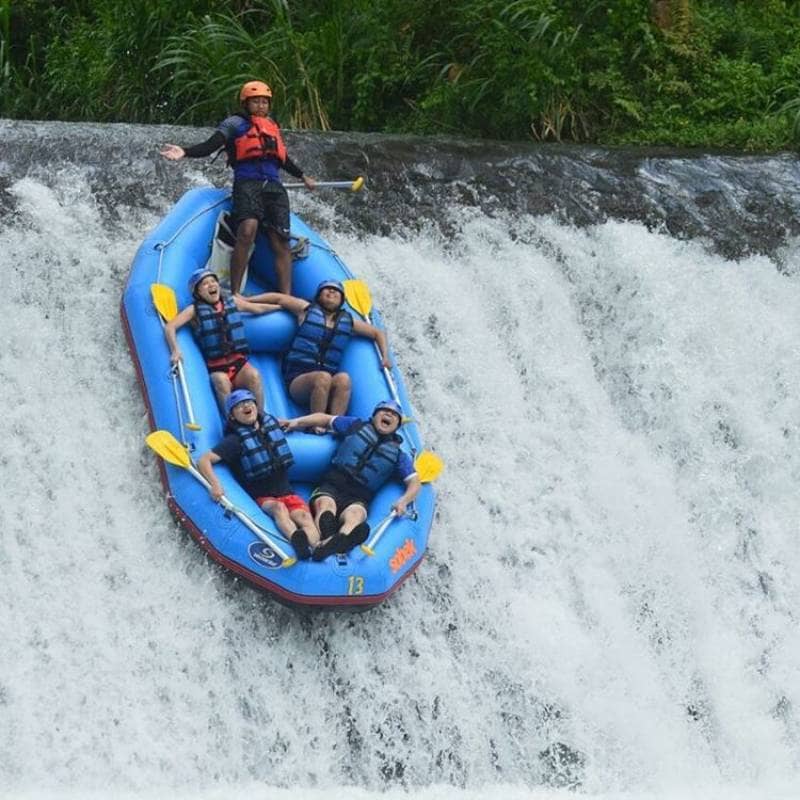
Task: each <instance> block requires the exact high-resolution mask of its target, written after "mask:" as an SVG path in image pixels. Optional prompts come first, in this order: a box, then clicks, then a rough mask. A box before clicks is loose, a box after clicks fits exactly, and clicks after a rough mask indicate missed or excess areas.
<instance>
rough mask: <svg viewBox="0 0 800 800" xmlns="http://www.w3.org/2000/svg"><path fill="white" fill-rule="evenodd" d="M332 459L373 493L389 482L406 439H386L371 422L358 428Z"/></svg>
mask: <svg viewBox="0 0 800 800" xmlns="http://www.w3.org/2000/svg"><path fill="white" fill-rule="evenodd" d="M350 430H351V432H350V433H348V434H347V435H346V436H345V438H344V440H343V441H342V443H341V444H340V445H339V447H338V449H337V450H336V452H335V453H334V455H333V458H332V459H331V465H332V466H334V467H338V468H339V469H340V470H342V471H343V472H345V473H346V474H347V475H348V476H349V477H350V478H352V479H353V480H354V481H355V482H356V483H358V484H360V485H361V486H364V487H366V488H367V489H369V490H370V491H371V492H377V491H378V489H380V488H381V486H383V484H384V483H386V481H387V480H389V478H390V477H391V476H392V473H394V471H395V468H396V466H397V462H398V460H399V459H400V454H401V452H402V451H401V450H400V445H401V444H402V442H403V439H402V438H401V437H400V436H398V435H397V434H396V433H392V434H390V435H388V436H384V435H382V434H380V433H378V432H377V431H376V430H375V428H374V426H373V425H372V423H371V422H361V423H360V424H356V425H354V426H353V427H352V428H351V429H350Z"/></svg>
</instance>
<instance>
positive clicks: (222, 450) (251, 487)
mask: <svg viewBox="0 0 800 800" xmlns="http://www.w3.org/2000/svg"><path fill="white" fill-rule="evenodd" d="M225 417H226V419H227V422H228V426H227V428H226V434H225V438H224V439H223V440H222V441H221V442H220V443H219V444H218V445H216V446H215V447H212V448H211V450H209V451H207V452H206V453H203V455H202V456H200V460H199V461H198V462H197V468H198V469H199V470H200V472H201V473H202V475H203V476H204V477H205V479H206V480H207V481H208V483H209V492H210V494H211V496H212V497H213V498H214V500H219V498H220V497H221V496H222V495H223V494H224V492H223V489H222V486H221V485H220V483H219V480H217V476H216V475H215V474H214V467H213V465H214V464H218V463H219V462H220V461H224V462H225V463H226V464H227V465H228V466H229V467H230V468H231V470H232V471H233V474H234V476H235V477H236V480H238V481H239V483H240V484H241V485H242V486H243V487H244V488H245V489H246V491H247V492H248V494H250V495H251V496H252V497H254V498H255V500H256V502H257V503H258V505H259V506H260V507H261V508H262V509H263V510H264V511H265V512H266V513H267V514H269V516H270V517H272V518H273V519H274V520H275V524H276V525H277V527H278V530H279V531H280V532H281V533H282V534H283V535H284V536H285V537H286V538H287V539H288V540H289V541H290V542H291V543H292V547H293V548H294V550H295V552H296V553H297V557H298V558H300V559H307V558H308V557H309V556H310V555H311V547H314V546H316V545H317V543H318V542H319V531H318V530H317V526H316V525H315V524H314V519H313V518H312V516H311V512H310V511H309V508H308V504H307V503H306V502H305V500H303V498H302V497H300V496H298V495H296V494H294V493H293V492H292V487H291V486H290V485H289V478H288V470H289V467H290V466H291V465H292V463H293V461H294V458H293V457H292V451H291V450H290V449H289V443H288V442H287V441H286V437H285V436H284V434H283V431H282V430H281V428H280V426H279V425H278V420H276V419H275V417H273V416H272V415H271V414H266V413H264V414H262V413H261V412H260V411H259V409H258V408H256V399H255V397H254V396H253V394H252V392H249V391H247V390H246V389H237V390H236V391H235V392H231V393H230V394H229V395H228V399H227V400H226V401H225Z"/></svg>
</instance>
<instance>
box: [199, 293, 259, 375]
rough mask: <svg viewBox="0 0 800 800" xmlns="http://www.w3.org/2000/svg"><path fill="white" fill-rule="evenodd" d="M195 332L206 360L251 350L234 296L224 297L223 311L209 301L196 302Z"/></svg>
mask: <svg viewBox="0 0 800 800" xmlns="http://www.w3.org/2000/svg"><path fill="white" fill-rule="evenodd" d="M194 311H195V320H196V321H197V324H196V325H195V326H194V334H195V336H196V337H197V341H198V344H199V345H200V349H201V350H202V351H203V355H204V356H205V359H206V361H210V360H212V359H215V358H222V357H223V356H227V355H230V354H231V353H242V354H243V355H246V354H247V353H249V352H250V348H249V347H248V346H247V339H246V338H245V335H244V323H243V322H242V315H241V314H240V313H239V312H238V311H237V309H236V305H235V304H234V302H233V298H232V297H230V296H227V297H224V299H223V306H222V311H216V310H215V309H214V306H212V305H209V304H208V303H203V302H195V304H194Z"/></svg>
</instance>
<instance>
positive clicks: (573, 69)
mask: <svg viewBox="0 0 800 800" xmlns="http://www.w3.org/2000/svg"><path fill="white" fill-rule="evenodd" d="M253 78H260V79H263V80H265V81H267V82H268V83H269V84H271V85H272V88H273V90H274V93H275V108H276V112H277V115H278V117H279V118H280V119H281V121H282V122H283V123H284V124H286V125H289V126H291V127H296V128H317V129H322V130H327V129H328V128H330V127H335V128H339V129H358V130H373V131H401V132H420V133H440V132H445V133H459V134H464V135H468V136H477V137H492V138H499V139H534V140H539V141H589V142H598V143H606V144H608V143H612V144H676V145H697V146H713V147H719V146H729V147H739V148H746V149H759V148H762V149H764V148H775V147H781V146H784V147H785V146H788V145H790V144H792V142H793V141H798V140H800V99H799V98H800V3H797V2H795V1H794V0H759V2H758V3H752V2H746V0H660V1H659V2H644V1H643V0H614V2H613V3H609V2H604V1H601V0H450V2H449V3H446V4H445V3H431V2H430V0H380V1H379V2H376V1H375V0H291V2H289V0H59V2H58V3H50V2H46V1H45V0H14V3H13V6H12V3H11V0H0V92H1V94H0V113H3V114H5V115H10V116H34V117H35V116H47V117H59V118H62V119H96V120H131V121H142V122H175V121H182V122H188V123H194V124H212V123H214V122H216V121H217V120H218V119H219V118H220V117H221V116H224V115H226V114H227V113H229V112H230V111H231V110H232V109H233V108H235V107H237V106H238V103H237V99H236V95H237V90H238V88H239V86H240V85H241V84H242V83H243V82H244V81H245V80H249V79H253ZM792 122H794V123H795V125H794V134H793V133H792V131H793V128H792ZM793 136H794V137H796V138H794V139H793Z"/></svg>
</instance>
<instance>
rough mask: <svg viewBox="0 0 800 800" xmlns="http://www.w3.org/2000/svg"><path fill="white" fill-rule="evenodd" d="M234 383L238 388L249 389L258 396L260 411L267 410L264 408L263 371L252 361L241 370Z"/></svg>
mask: <svg viewBox="0 0 800 800" xmlns="http://www.w3.org/2000/svg"><path fill="white" fill-rule="evenodd" d="M233 385H234V386H235V387H236V388H237V389H249V390H250V391H251V392H252V393H253V394H254V395H255V396H256V405H257V406H258V413H259V414H260V413H261V412H262V411H266V408H264V386H263V384H262V383H261V373H260V372H259V371H258V370H257V369H256V368H255V367H254V366H253V365H252V364H251V363H250V362H248V363H247V364H245V365H244V366H243V367H242V368H241V369H240V370H239V374H238V375H237V376H236V378H234V381H233Z"/></svg>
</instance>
